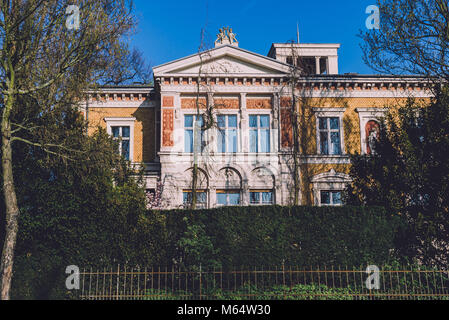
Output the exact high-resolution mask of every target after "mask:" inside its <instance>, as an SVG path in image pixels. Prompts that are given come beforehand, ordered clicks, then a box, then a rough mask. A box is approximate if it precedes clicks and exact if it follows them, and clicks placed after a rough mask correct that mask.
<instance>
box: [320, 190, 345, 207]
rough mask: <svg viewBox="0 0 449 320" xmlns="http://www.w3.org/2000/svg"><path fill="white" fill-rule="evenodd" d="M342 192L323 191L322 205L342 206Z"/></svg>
mask: <svg viewBox="0 0 449 320" xmlns="http://www.w3.org/2000/svg"><path fill="white" fill-rule="evenodd" d="M341 194H342V192H341V191H321V192H320V198H321V205H323V206H341V205H342V204H343V201H342V198H341Z"/></svg>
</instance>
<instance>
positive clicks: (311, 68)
mask: <svg viewBox="0 0 449 320" xmlns="http://www.w3.org/2000/svg"><path fill="white" fill-rule="evenodd" d="M297 63H298V67H299V68H301V69H302V70H303V72H304V73H305V74H315V73H316V59H315V57H298V61H297Z"/></svg>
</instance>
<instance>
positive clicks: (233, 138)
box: [217, 115, 238, 153]
mask: <svg viewBox="0 0 449 320" xmlns="http://www.w3.org/2000/svg"><path fill="white" fill-rule="evenodd" d="M217 126H218V134H217V138H218V148H217V150H218V152H219V153H236V152H237V151H238V150H237V149H238V148H237V146H238V144H237V128H238V125H237V115H218V116H217Z"/></svg>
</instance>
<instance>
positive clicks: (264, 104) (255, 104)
mask: <svg viewBox="0 0 449 320" xmlns="http://www.w3.org/2000/svg"><path fill="white" fill-rule="evenodd" d="M246 107H247V108H248V109H271V99H270V98H263V99H247V100H246Z"/></svg>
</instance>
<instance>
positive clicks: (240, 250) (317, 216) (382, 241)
mask: <svg viewBox="0 0 449 320" xmlns="http://www.w3.org/2000/svg"><path fill="white" fill-rule="evenodd" d="M163 214H164V215H166V217H167V220H166V225H165V226H166V228H167V240H166V243H165V248H166V254H167V257H166V260H167V261H175V262H180V261H189V262H193V263H197V262H201V263H202V265H203V266H205V265H209V266H212V267H213V266H222V267H223V269H229V268H239V267H240V266H247V267H254V266H257V267H262V266H265V267H272V268H274V267H277V268H279V267H280V266H281V265H282V264H283V263H284V264H285V265H292V266H301V267H307V268H310V267H311V266H313V267H314V268H316V267H318V266H320V267H324V266H328V267H331V266H348V267H353V266H356V267H359V266H361V265H364V266H367V265H368V264H378V265H383V264H385V263H387V262H388V261H389V260H390V259H391V258H392V257H393V255H392V253H393V251H394V249H395V246H396V243H395V241H396V235H397V233H398V232H399V230H401V228H403V225H404V221H402V220H401V219H400V217H398V216H397V215H396V216H394V215H391V214H390V213H388V212H387V211H385V210H384V209H383V208H381V207H323V208H320V207H279V206H267V207H225V208H218V209H211V210H198V211H190V210H173V211H168V212H164V213H163ZM186 217H187V219H186ZM180 244H181V245H180ZM211 245H212V246H211ZM198 257H200V258H201V260H200V261H199V260H198ZM190 267H191V265H190Z"/></svg>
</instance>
